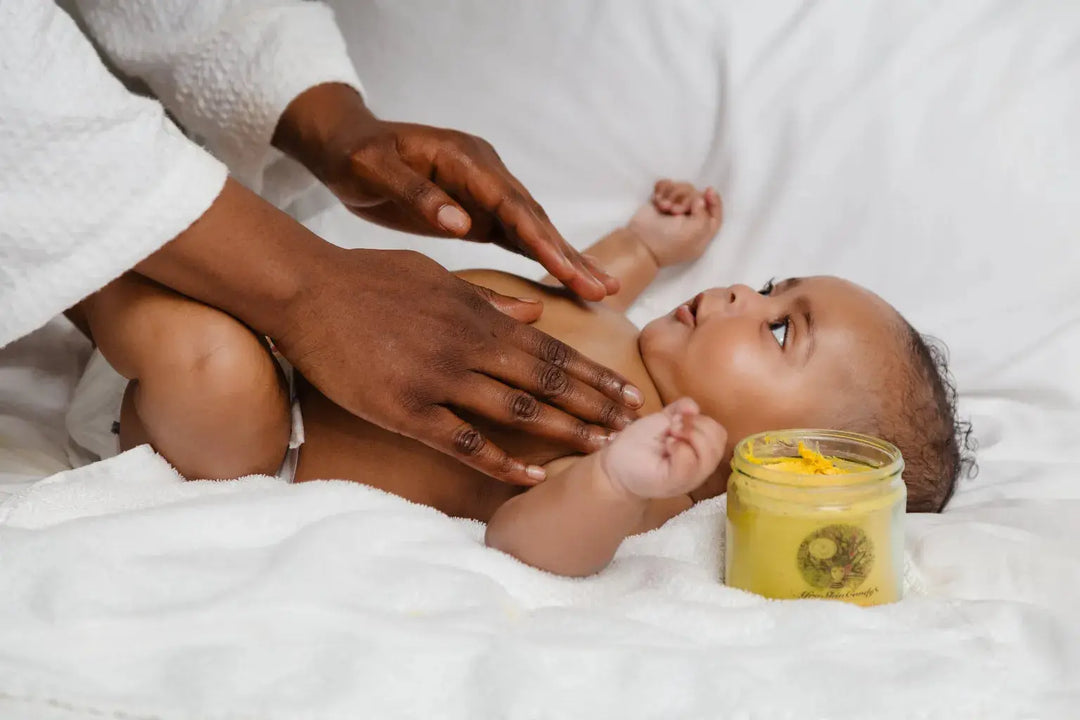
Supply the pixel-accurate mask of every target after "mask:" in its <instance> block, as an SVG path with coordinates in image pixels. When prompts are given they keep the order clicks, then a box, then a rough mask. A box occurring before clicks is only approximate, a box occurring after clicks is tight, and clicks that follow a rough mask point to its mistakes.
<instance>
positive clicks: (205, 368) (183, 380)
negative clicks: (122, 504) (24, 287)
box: [77, 273, 290, 479]
mask: <svg viewBox="0 0 1080 720" xmlns="http://www.w3.org/2000/svg"><path fill="white" fill-rule="evenodd" d="M77 312H79V313H81V314H82V316H83V317H85V319H86V323H87V325H88V326H89V329H90V333H91V336H92V337H93V340H94V342H95V343H96V344H97V346H98V347H99V348H100V350H101V352H102V354H103V355H104V356H105V359H107V360H108V361H109V363H110V364H112V366H113V367H114V368H116V370H117V372H119V373H120V374H121V375H123V376H124V377H126V378H128V379H129V380H131V382H130V383H129V384H128V388H127V392H126V393H125V395H124V403H123V407H122V409H121V413H120V445H121V447H123V448H125V449H126V448H130V447H134V446H135V445H139V444H141V443H147V442H148V443H150V444H151V445H152V446H153V447H154V449H155V450H157V451H158V452H159V453H161V455H163V456H164V457H165V459H167V460H168V461H169V462H170V463H172V465H173V466H174V467H175V468H176V469H177V470H178V471H179V472H180V473H181V474H182V475H184V477H187V478H190V479H196V478H199V479H203V478H206V479H224V478H235V477H241V476H244V475H250V474H253V473H265V474H271V475H272V474H274V473H275V472H277V470H278V467H279V466H280V464H281V461H282V459H283V457H284V455H285V451H286V449H287V446H288V442H289V432H290V409H289V405H290V403H289V398H288V397H287V392H286V389H285V385H284V378H283V377H282V375H281V371H280V368H279V367H278V365H277V363H276V362H275V361H274V359H273V357H272V355H271V354H270V351H269V348H268V347H267V346H266V344H265V341H264V340H263V339H261V338H260V337H258V336H257V335H255V333H253V332H252V331H251V330H249V329H248V328H247V327H245V326H244V325H243V324H241V323H240V322H239V321H237V320H235V319H234V318H232V317H231V316H229V315H227V314H225V313H223V312H221V311H219V310H215V309H214V308H211V307H209V306H207V305H203V304H202V303H199V302H196V301H194V300H191V299H188V298H186V297H184V296H182V295H179V294H177V293H175V292H173V291H172V290H169V289H167V288H165V287H162V286H161V285H158V284H156V283H154V282H152V281H150V280H147V279H145V278H143V277H142V276H140V275H136V274H134V273H128V274H127V275H124V276H123V277H121V278H119V279H118V280H115V281H114V282H112V283H110V284H109V285H108V286H106V287H105V288H104V289H102V290H101V291H99V292H97V293H95V294H94V295H91V296H90V297H89V298H87V299H86V300H84V301H83V302H82V303H80V304H79V306H78V308H77Z"/></svg>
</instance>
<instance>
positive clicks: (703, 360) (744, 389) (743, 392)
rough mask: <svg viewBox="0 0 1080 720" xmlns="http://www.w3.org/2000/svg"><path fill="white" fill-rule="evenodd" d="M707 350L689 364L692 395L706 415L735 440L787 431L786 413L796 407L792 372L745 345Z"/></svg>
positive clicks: (693, 358) (694, 355) (696, 353)
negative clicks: (762, 432)
mask: <svg viewBox="0 0 1080 720" xmlns="http://www.w3.org/2000/svg"><path fill="white" fill-rule="evenodd" d="M709 350H710V351H709V352H695V353H692V354H691V356H692V360H691V362H690V363H688V366H689V367H688V370H689V373H688V377H689V378H691V383H692V385H693V389H692V392H691V396H692V397H694V399H695V400H697V401H698V403H699V404H700V405H701V407H702V409H703V411H704V412H705V413H706V414H707V415H709V416H710V417H712V418H713V419H715V420H716V421H717V422H719V423H720V424H721V425H723V426H724V427H725V428H727V430H728V432H729V433H730V434H731V435H732V436H733V437H744V436H745V435H749V434H752V433H755V432H761V431H763V430H773V429H778V428H779V427H782V426H783V427H786V425H784V424H783V423H784V422H785V419H784V416H785V415H786V414H787V413H786V412H785V410H787V409H789V408H791V407H792V405H795V404H798V400H797V393H796V392H795V390H794V385H793V382H792V378H791V377H790V374H789V372H788V370H789V369H788V368H783V367H777V364H776V362H775V361H774V360H773V359H771V358H767V357H762V354H761V353H760V352H758V351H756V350H755V349H754V348H752V347H748V346H746V345H743V346H738V345H734V344H730V345H727V346H726V347H724V346H720V347H717V345H714V346H713V347H711V348H709ZM777 423H781V424H780V425H777Z"/></svg>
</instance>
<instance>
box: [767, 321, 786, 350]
mask: <svg viewBox="0 0 1080 720" xmlns="http://www.w3.org/2000/svg"><path fill="white" fill-rule="evenodd" d="M789 324H790V319H789V318H784V319H783V320H778V321H777V322H774V323H769V332H771V333H772V336H773V337H774V338H776V342H778V343H780V347H784V345H785V344H786V343H787V329H788V325H789Z"/></svg>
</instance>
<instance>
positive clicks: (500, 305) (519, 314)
mask: <svg viewBox="0 0 1080 720" xmlns="http://www.w3.org/2000/svg"><path fill="white" fill-rule="evenodd" d="M470 285H472V286H473V289H474V290H476V292H477V293H479V295H480V297H482V298H484V299H485V300H487V301H488V302H489V303H491V305H492V307H494V308H495V309H496V310H498V311H499V312H501V313H503V314H504V315H509V316H510V317H512V318H514V319H515V320H517V321H518V322H523V323H534V322H536V321H537V320H539V319H540V316H541V315H542V314H543V313H544V303H542V302H540V301H539V300H533V299H531V298H516V297H510V296H509V295H502V294H500V293H497V292H495V291H494V290H492V289H491V288H486V287H484V286H483V285H474V284H472V283H470Z"/></svg>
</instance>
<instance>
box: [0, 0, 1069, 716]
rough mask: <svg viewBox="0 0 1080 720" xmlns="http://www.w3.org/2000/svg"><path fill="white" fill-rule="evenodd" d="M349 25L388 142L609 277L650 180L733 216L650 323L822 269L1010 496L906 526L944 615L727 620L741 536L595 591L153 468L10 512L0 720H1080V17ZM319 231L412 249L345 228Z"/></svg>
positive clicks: (679, 16) (614, 15) (432, 528)
mask: <svg viewBox="0 0 1080 720" xmlns="http://www.w3.org/2000/svg"><path fill="white" fill-rule="evenodd" d="M336 10H337V12H338V15H339V17H340V18H341V19H342V21H343V23H344V25H345V28H346V36H347V37H348V39H349V44H350V48H349V49H350V52H351V53H352V55H353V58H354V60H355V61H356V63H357V66H358V68H359V70H360V72H361V74H362V75H363V76H364V78H365V84H366V90H367V92H368V96H369V97H370V98H371V101H372V103H373V105H374V106H375V107H376V108H377V109H379V110H381V111H382V112H383V113H384V114H386V115H388V116H393V117H400V118H403V119H411V120H419V121H429V122H436V123H444V124H448V125H454V126H458V127H461V128H465V129H469V130H472V131H474V132H477V133H478V134H481V135H484V136H486V137H488V139H490V140H491V141H492V142H493V143H494V144H495V145H496V147H497V148H498V149H499V151H500V153H501V154H502V156H503V157H504V158H505V159H506V161H507V163H508V164H509V165H510V166H511V168H512V169H514V170H515V171H516V172H517V173H518V174H519V175H520V176H521V177H522V179H523V180H524V181H525V182H526V184H527V185H528V186H529V187H530V188H531V189H532V190H533V191H534V192H535V193H536V194H537V196H538V198H539V199H540V200H541V202H543V203H544V204H545V205H546V207H547V208H548V209H549V211H550V212H551V214H552V215H553V217H554V218H555V220H556V222H557V223H558V225H559V227H560V228H562V229H563V230H564V232H565V233H566V234H567V236H568V237H570V238H571V239H572V240H573V241H574V242H575V243H576V244H578V245H579V246H584V245H585V244H587V243H588V242H591V241H592V240H593V239H595V238H596V237H597V236H598V235H600V234H601V233H602V232H604V231H605V230H606V229H608V228H610V227H612V226H614V225H615V224H616V223H619V222H622V221H624V220H625V219H626V218H627V217H629V215H630V213H631V212H632V211H633V209H634V207H635V206H636V204H637V203H638V202H640V201H641V200H642V199H643V197H644V195H645V194H646V193H647V190H648V187H649V186H650V184H651V182H652V180H653V179H654V178H655V177H656V176H660V175H672V176H677V177H689V178H694V179H697V180H699V181H703V182H714V183H717V184H719V185H721V187H722V189H723V191H724V193H725V199H726V203H727V213H728V216H727V223H726V225H725V228H724V230H723V231H722V234H721V237H720V239H719V240H718V241H717V243H716V245H715V247H714V248H713V249H712V250H710V252H709V253H708V255H707V256H706V257H705V258H704V259H703V260H702V261H701V262H700V263H699V264H697V265H695V266H694V267H692V268H689V269H686V270H683V271H681V272H678V273H670V274H668V275H667V276H666V277H665V278H664V280H663V281H662V282H661V283H660V284H658V285H657V287H656V288H654V289H653V290H651V291H650V293H649V294H648V296H647V297H646V298H645V299H644V300H643V302H642V303H639V306H638V307H637V308H635V310H634V317H635V318H636V319H637V320H642V319H646V318H648V317H651V315H652V314H654V313H656V312H660V311H665V310H668V309H670V307H671V306H672V305H674V303H675V302H676V301H677V300H681V299H684V298H685V297H688V296H689V295H691V294H692V293H694V292H696V291H697V290H699V289H701V288H702V287H705V286H706V285H709V284H718V283H726V282H731V281H737V280H745V281H750V282H753V283H757V282H760V281H763V280H764V279H766V278H767V277H769V276H770V275H780V276H783V275H786V274H803V273H808V272H817V271H828V272H833V273H837V274H842V275H846V276H848V277H852V278H853V279H855V280H858V281H860V282H863V283H865V284H868V285H870V286H871V287H873V288H874V289H877V290H879V291H880V292H881V293H882V294H883V295H885V296H886V298H888V299H889V300H891V301H893V302H894V303H895V304H897V305H898V306H899V307H900V308H901V309H902V310H903V311H904V312H905V313H906V314H908V315H909V317H910V318H911V319H912V321H913V322H914V323H915V324H916V325H917V326H918V327H920V328H923V329H927V330H931V331H933V332H935V333H937V334H939V335H941V336H943V337H944V338H946V339H947V340H948V342H949V344H950V345H951V346H952V347H953V349H954V369H955V371H956V374H957V377H958V380H959V383H960V387H961V389H962V391H963V393H964V411H965V414H968V415H970V416H971V418H972V420H973V421H974V423H975V427H976V431H977V434H978V436H979V439H980V441H981V449H980V452H979V459H980V463H981V469H982V472H981V474H980V475H979V477H978V478H977V479H975V480H972V481H968V482H966V483H964V485H963V486H962V487H961V490H960V492H959V494H958V495H957V497H956V498H955V499H954V500H953V502H952V503H951V505H950V507H949V509H948V511H947V512H946V513H945V514H943V515H941V516H932V517H931V516H917V517H912V518H910V520H909V523H908V542H907V545H908V551H909V553H910V555H911V557H912V558H913V561H914V564H915V567H916V568H917V570H918V572H919V573H920V575H921V577H922V579H923V581H924V583H925V587H926V595H925V596H920V597H913V598H911V599H908V600H905V601H904V602H903V603H900V604H899V605H896V606H892V607H884V608H877V609H871V610H859V609H856V608H852V607H848V606H843V605H831V604H820V603H809V602H798V603H771V602H764V601H761V600H758V599H756V598H753V597H750V596H748V595H745V594H742V593H739V592H736V591H733V590H730V589H727V588H724V587H723V586H721V585H719V584H718V583H716V582H714V578H715V573H716V570H717V563H718V558H717V556H716V547H717V543H716V542H715V538H716V535H715V533H716V531H717V527H718V519H719V513H720V511H721V508H722V504H721V501H713V502H710V503H707V504H704V505H702V506H699V507H698V508H696V509H695V510H693V511H691V512H690V513H688V514H686V515H684V516H682V517H680V518H677V519H676V520H674V521H673V522H671V523H669V524H668V525H667V526H665V527H664V528H662V529H661V530H659V531H657V532H655V533H652V534H649V535H647V536H643V537H640V538H636V539H632V540H631V541H629V542H628V543H626V545H625V546H624V548H623V549H622V550H621V551H620V555H619V557H618V558H617V560H616V562H615V563H614V564H613V566H612V567H611V568H610V569H609V570H608V571H606V572H605V573H603V574H601V575H600V576H599V577H596V578H592V579H588V580H584V581H574V580H565V579H558V578H553V577H549V576H545V575H543V574H540V573H538V572H535V571H532V570H529V569H527V568H524V567H522V566H520V565H518V564H517V563H515V562H513V561H512V560H510V559H508V558H506V557H503V556H500V555H498V554H496V553H493V552H490V551H487V550H485V549H483V548H482V547H481V545H480V536H481V533H480V528H479V526H477V525H475V524H472V523H468V522H461V521H454V520H450V519H448V518H445V517H442V516H440V515H439V514H438V513H435V512H433V511H431V510H429V509H425V508H418V507H414V506H410V505H408V504H406V503H404V502H403V501H400V500H398V499H395V498H392V497H388V496H385V495H382V494H380V493H378V492H375V491H372V490H369V489H366V488H363V487H360V486H356V485H349V484H344V483H319V484H312V485H306V486H300V487H287V486H281V485H280V484H277V483H275V482H273V481H270V480H268V479H249V480H246V481H243V482H240V483H231V484H215V485H191V484H189V485H183V484H180V483H178V482H177V481H176V479H175V476H174V475H172V474H171V472H170V471H168V469H167V468H166V467H164V465H163V463H162V462H161V461H160V460H158V459H156V458H154V457H153V456H150V455H148V454H147V453H146V452H145V451H136V452H134V453H130V454H127V455H123V456H120V457H118V458H115V459H114V460H112V461H111V462H110V463H108V464H103V465H98V466H91V467H89V468H86V469H84V470H81V471H79V472H74V473H69V474H67V475H63V476H58V477H55V478H53V479H52V480H49V481H48V482H46V483H42V484H40V485H37V486H34V487H33V488H31V489H30V490H29V491H26V492H25V494H20V495H17V496H15V497H13V498H11V499H9V500H8V501H7V502H6V503H5V504H4V506H3V507H4V508H5V509H4V510H3V511H2V512H4V513H6V514H7V521H6V522H4V521H3V520H0V618H3V619H4V620H5V621H6V620H8V619H9V618H10V622H3V623H0V717H4V716H11V717H19V718H24V717H25V718H35V717H49V718H52V717H64V718H67V717H100V716H102V715H104V716H106V717H107V716H109V715H110V714H117V713H122V712H126V713H128V714H130V715H135V716H139V715H145V716H151V717H154V716H157V717H162V718H173V717H211V718H224V717H260V718H262V717H270V718H273V717H288V718H292V717H356V716H370V717H395V716H399V717H404V716H411V717H461V718H505V717H511V718H513V717H558V718H564V717H588V718H593V717H748V718H751V717H752V718H758V717H784V718H803V717H822V718H868V717H872V718H879V717H942V718H958V717H964V718H966V717H978V718H984V717H988V718H994V717H1000V718H1014V717H1037V718H1070V717H1073V716H1074V715H1075V707H1077V703H1080V682H1078V678H1080V621H1078V620H1077V618H1076V610H1075V609H1076V607H1078V605H1080V523H1078V522H1077V517H1078V510H1080V481H1078V480H1080V479H1078V477H1077V472H1076V470H1075V455H1076V446H1077V440H1076V438H1077V437H1078V436H1080V376H1078V375H1077V374H1076V372H1075V368H1076V363H1077V360H1078V359H1080V336H1078V329H1077V317H1078V316H1080V295H1078V294H1077V290H1076V284H1075V280H1074V279H1073V277H1072V275H1073V274H1074V273H1075V268H1076V267H1077V266H1078V265H1077V260H1078V258H1077V252H1080V250H1078V247H1080V244H1078V243H1076V240H1075V238H1076V218H1075V212H1074V209H1073V208H1074V205H1075V198H1076V197H1078V196H1080V135H1077V134H1076V133H1075V131H1074V130H1073V128H1075V127H1076V126H1077V125H1078V124H1080V123H1078V121H1080V91H1078V89H1077V85H1076V82H1075V79H1076V78H1077V77H1080V54H1078V53H1077V51H1076V48H1077V47H1080V6H1076V5H1075V4H1065V3H1058V4H1051V3H991V2H982V1H980V2H963V1H960V2H953V3H948V4H939V3H933V2H929V1H926V2H905V3H895V2H891V0H876V1H869V2H863V3H857V4H856V3H847V2H840V1H839V0H833V1H822V2H816V3H805V4H804V3H801V2H795V1H794V0H791V1H789V2H784V1H782V0H777V2H774V3H768V4H765V3H734V2H731V3H729V2H714V1H712V0H701V1H700V2H696V1H694V0H681V1H680V0H672V2H665V3H653V2H645V1H644V0H626V2H618V3H616V2H588V3H584V2H577V1H573V2H571V1H570V0H550V1H549V2H545V3H543V4H541V3H525V2H522V3H490V2H485V1H484V0H459V1H458V2H455V3H446V2H435V1H434V0H423V1H421V0H415V1H414V2H410V3H399V2H391V1H390V0H386V1H384V2H369V3H346V2H341V3H339V4H338V6H337V8H336ZM325 204H326V203H325V199H324V200H323V201H319V200H318V199H314V198H312V199H309V201H307V202H305V203H304V204H302V205H300V206H298V207H297V209H298V211H305V209H306V211H307V212H310V211H311V210H312V208H318V207H320V206H325ZM310 222H311V223H312V225H313V226H315V227H317V228H319V229H320V230H322V231H323V232H326V233H327V234H328V235H331V236H332V238H333V239H335V240H337V241H339V242H343V243H354V244H356V243H361V242H373V243H380V244H395V245H396V244H398V243H399V242H400V238H398V237H396V236H394V235H392V234H389V233H383V232H381V231H379V230H377V229H373V228H371V227H370V226H365V225H362V224H360V223H359V222H358V221H355V220H354V219H351V218H349V217H348V216H347V215H346V214H345V213H342V212H340V211H336V210H332V211H329V212H325V213H322V214H320V215H318V216H315V217H312V218H311V220H310ZM410 242H414V241H410ZM415 244H416V245H417V246H422V247H424V248H427V249H429V250H432V251H433V254H437V255H438V257H439V258H440V259H441V260H443V261H444V262H446V263H448V264H453V265H455V266H458V267H461V266H467V265H471V266H476V265H484V266H493V265H498V266H503V267H508V268H511V269H518V270H524V271H525V272H526V273H534V274H538V271H536V269H535V268H534V267H532V266H530V265H528V264H526V263H515V262H514V261H513V259H512V258H509V257H508V256H506V255H503V254H499V253H491V252H485V251H486V249H485V248H480V247H477V246H471V245H463V244H450V243H447V244H444V245H440V244H439V242H438V241H431V240H424V241H415ZM46 331H47V332H48V333H55V334H53V335H49V336H48V337H46V336H45V335H42V334H39V335H36V336H34V337H32V338H28V341H27V342H28V343H29V344H27V343H23V344H20V345H19V346H18V348H20V352H19V354H17V355H16V358H15V359H16V360H17V361H18V363H16V364H14V365H11V366H10V367H9V368H8V370H10V372H9V373H8V374H6V375H4V374H0V414H6V412H7V408H8V407H10V406H11V404H14V403H20V406H21V407H27V406H30V407H33V408H37V410H38V411H37V412H36V413H35V415H34V416H33V422H32V423H31V425H32V426H33V428H28V427H26V426H19V427H20V428H21V430H20V432H22V433H23V435H20V436H19V437H28V438H37V439H38V440H40V443H37V444H35V445H34V447H42V448H47V447H51V445H49V444H48V442H46V441H49V442H51V440H50V438H53V437H54V432H53V431H54V430H55V425H54V424H53V423H60V424H61V426H62V422H63V413H62V411H54V409H53V408H55V407H58V406H60V405H62V400H61V398H62V397H65V395H64V393H70V388H71V385H72V384H73V382H74V378H73V377H70V378H68V379H67V381H66V382H65V381H63V379H62V378H61V376H60V374H59V372H58V371H59V368H58V367H57V365H58V364H52V365H49V367H52V368H54V369H55V370H56V371H57V372H56V373H55V374H53V373H50V374H49V375H48V376H47V377H48V378H49V381H48V382H47V383H46V382H41V381H40V380H39V379H35V378H33V377H31V375H30V373H29V371H27V370H26V369H25V368H26V365H27V360H28V358H29V357H32V355H33V352H34V351H35V350H36V351H38V352H43V353H45V352H47V350H44V349H43V348H47V347H49V346H50V345H49V343H50V342H51V343H53V344H55V343H56V342H59V340H58V336H61V337H62V336H63V333H62V332H61V331H62V328H61V327H57V326H50V327H49V328H47V329H46ZM4 357H5V362H7V363H9V364H10V363H12V362H14V361H10V360H6V358H8V357H9V354H8V353H5V356H4ZM42 357H44V355H43V356H42ZM32 430H33V431H32ZM2 432H3V430H0V433H2ZM35 433H36V434H35ZM2 440H4V438H2V437H0V441H2ZM0 447H3V443H2V442H0ZM60 459H61V460H62V459H63V458H62V456H61V458H60ZM52 462H54V463H55V462H57V461H56V460H53V461H52ZM9 467H11V466H9V465H7V464H6V461H5V460H0V479H2V478H3V476H4V475H3V472H4V470H5V469H8V468H9ZM22 467H23V468H24V469H27V467H28V466H27V465H26V464H25V463H24V465H23V466H22ZM41 472H42V474H44V472H46V470H44V469H43V470H42V471H41ZM17 474H18V473H17V472H16V471H15V470H12V471H11V473H9V475H12V476H14V475H17ZM20 477H23V478H25V473H24V474H23V475H21V476H20ZM210 708H214V709H215V711H216V712H211V710H210ZM121 717H122V715H121Z"/></svg>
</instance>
